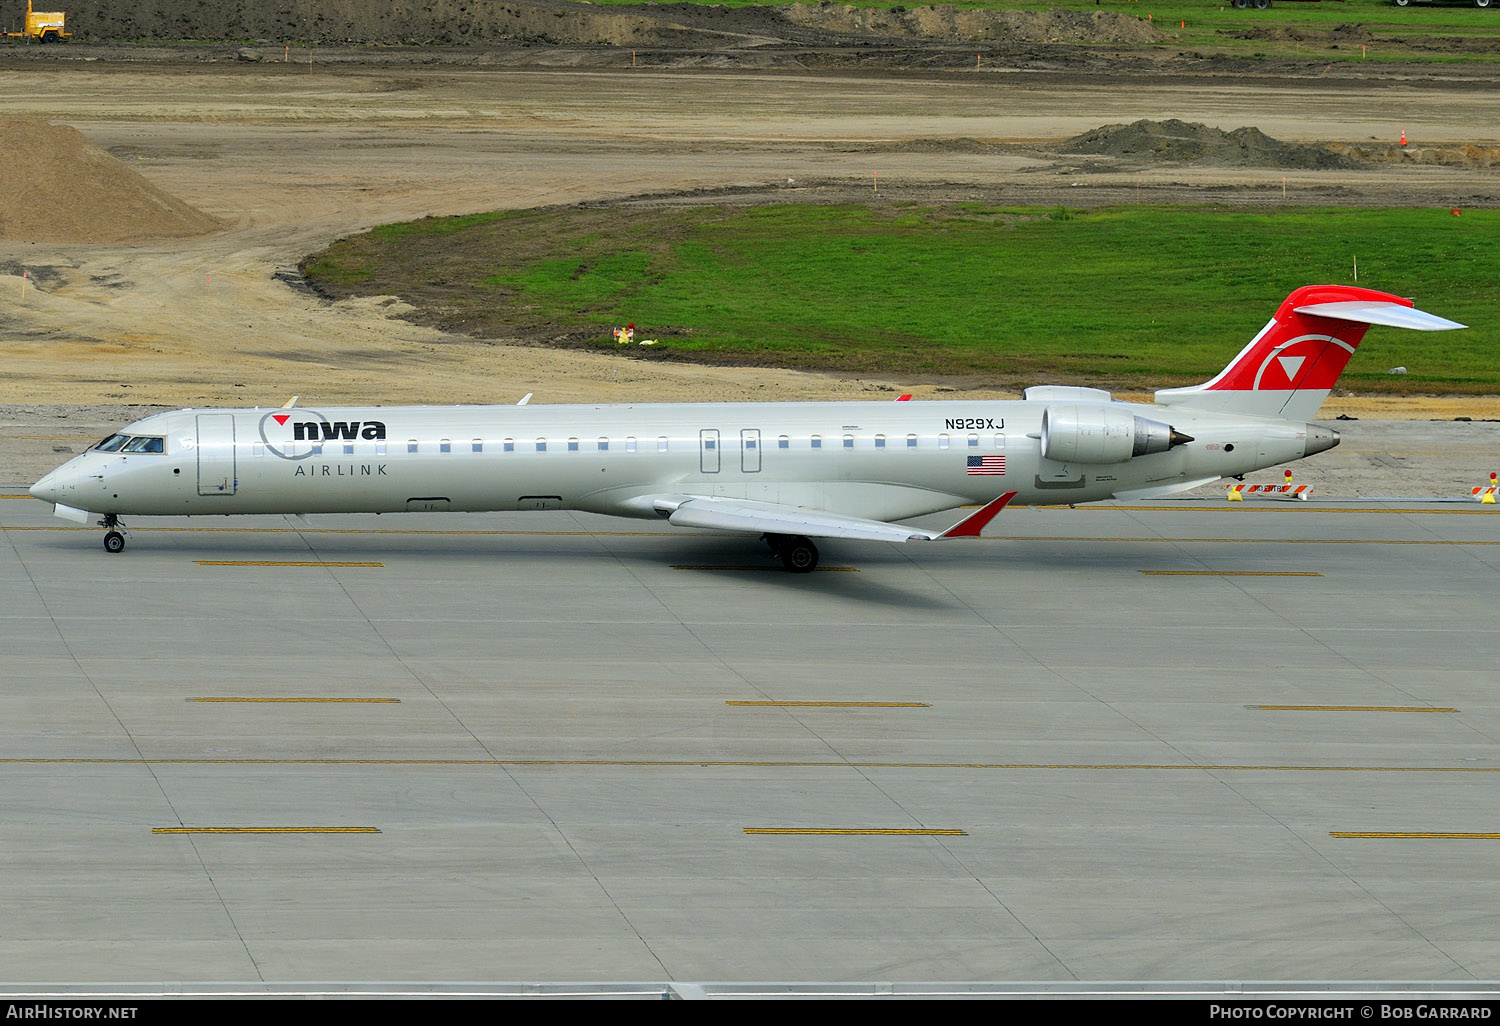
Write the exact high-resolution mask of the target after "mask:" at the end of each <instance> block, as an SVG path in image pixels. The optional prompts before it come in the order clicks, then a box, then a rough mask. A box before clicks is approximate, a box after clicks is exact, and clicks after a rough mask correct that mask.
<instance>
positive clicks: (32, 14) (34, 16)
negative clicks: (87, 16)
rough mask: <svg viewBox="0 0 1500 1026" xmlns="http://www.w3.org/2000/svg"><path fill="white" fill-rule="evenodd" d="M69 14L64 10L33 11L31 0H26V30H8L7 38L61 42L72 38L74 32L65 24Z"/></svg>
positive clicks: (38, 41)
mask: <svg viewBox="0 0 1500 1026" xmlns="http://www.w3.org/2000/svg"><path fill="white" fill-rule="evenodd" d="M66 21H67V15H66V14H64V13H63V12H62V11H33V10H32V9H31V0H26V31H25V32H7V33H5V37H6V38H7V39H24V40H26V41H27V42H37V43H61V42H62V41H63V40H64V39H72V38H73V33H71V32H69V31H68V30H67V28H66V26H65V22H66Z"/></svg>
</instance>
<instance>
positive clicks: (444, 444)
mask: <svg viewBox="0 0 1500 1026" xmlns="http://www.w3.org/2000/svg"><path fill="white" fill-rule="evenodd" d="M452 451H453V443H452V442H450V441H448V439H446V438H444V439H441V440H440V441H439V442H438V452H452Z"/></svg>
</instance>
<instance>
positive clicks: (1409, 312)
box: [1295, 300, 1468, 331]
mask: <svg viewBox="0 0 1500 1026" xmlns="http://www.w3.org/2000/svg"><path fill="white" fill-rule="evenodd" d="M1295 309H1296V311H1297V313H1299V314H1309V315H1311V316H1313V317H1331V318H1333V319H1334V320H1336V321H1353V322H1354V323H1356V324H1382V325H1385V326H1386V327H1390V328H1411V329H1412V330H1414V331H1452V330H1454V329H1455V328H1466V327H1468V325H1467V324H1459V323H1458V322H1457V321H1450V320H1448V318H1446V317H1439V316H1437V315H1436V314H1430V313H1427V312H1426V311H1424V310H1417V309H1415V308H1413V307H1410V306H1400V305H1398V304H1396V303H1381V302H1369V301H1359V300H1356V301H1351V302H1347V303H1313V304H1312V305H1310V306H1299V307H1296V308H1295Z"/></svg>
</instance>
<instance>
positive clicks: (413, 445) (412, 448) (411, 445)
mask: <svg viewBox="0 0 1500 1026" xmlns="http://www.w3.org/2000/svg"><path fill="white" fill-rule="evenodd" d="M406 451H407V452H416V451H417V440H416V439H415V438H408V439H407V440H406Z"/></svg>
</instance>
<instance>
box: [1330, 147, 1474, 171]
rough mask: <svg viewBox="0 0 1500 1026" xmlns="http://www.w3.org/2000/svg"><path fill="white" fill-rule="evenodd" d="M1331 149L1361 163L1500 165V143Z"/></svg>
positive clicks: (1448, 165) (1441, 165) (1455, 165)
mask: <svg viewBox="0 0 1500 1026" xmlns="http://www.w3.org/2000/svg"><path fill="white" fill-rule="evenodd" d="M1328 148H1329V149H1331V150H1333V151H1334V152H1336V153H1342V154H1343V155H1344V156H1346V157H1348V158H1350V159H1351V160H1355V161H1358V162H1359V163H1361V164H1432V165H1436V166H1438V167H1500V146H1477V145H1475V144H1473V143H1457V144H1453V145H1449V146H1401V145H1399V144H1397V143H1330V144H1329V147H1328Z"/></svg>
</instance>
